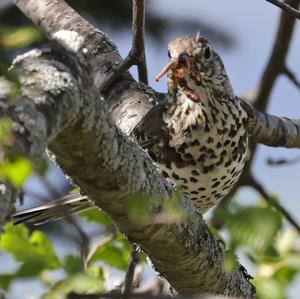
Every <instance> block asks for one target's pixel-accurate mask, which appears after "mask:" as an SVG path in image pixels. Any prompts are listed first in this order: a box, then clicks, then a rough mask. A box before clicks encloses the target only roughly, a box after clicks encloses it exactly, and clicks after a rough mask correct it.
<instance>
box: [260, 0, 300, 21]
mask: <svg viewBox="0 0 300 299" xmlns="http://www.w3.org/2000/svg"><path fill="white" fill-rule="evenodd" d="M266 1H268V2H270V3H272V4H274V5H276V6H278V7H279V8H281V9H282V10H284V11H286V12H288V13H289V14H291V15H292V16H293V17H295V18H296V19H299V20H300V11H299V10H297V9H295V8H293V7H291V6H290V5H288V4H286V3H284V2H282V1H279V0H266Z"/></svg>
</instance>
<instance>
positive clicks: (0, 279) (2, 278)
mask: <svg viewBox="0 0 300 299" xmlns="http://www.w3.org/2000/svg"><path fill="white" fill-rule="evenodd" d="M13 279H14V275H13V274H1V275H0V295H1V289H3V290H7V289H8V288H9V286H10V283H11V281H12V280H13Z"/></svg>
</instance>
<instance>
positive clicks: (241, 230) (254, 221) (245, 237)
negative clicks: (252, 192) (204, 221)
mask: <svg viewBox="0 0 300 299" xmlns="http://www.w3.org/2000/svg"><path fill="white" fill-rule="evenodd" d="M227 225H228V228H229V230H230V232H231V241H232V243H233V245H239V244H243V245H248V246H249V247H250V248H253V249H255V250H258V251H262V250H265V249H266V248H267V247H268V246H270V245H271V244H272V243H273V242H274V238H275V236H276V235H277V233H278V231H279V229H280V228H281V225H282V220H281V216H280V214H279V213H277V212H275V211H273V210H272V209H270V208H258V207H247V208H241V209H239V210H238V211H236V212H235V213H234V214H231V215H228V223H227Z"/></svg>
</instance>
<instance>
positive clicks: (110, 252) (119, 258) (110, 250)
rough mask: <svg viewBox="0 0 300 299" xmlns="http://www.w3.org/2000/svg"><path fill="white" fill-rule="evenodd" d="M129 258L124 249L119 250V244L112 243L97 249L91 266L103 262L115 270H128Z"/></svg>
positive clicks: (91, 260) (90, 262)
mask: <svg viewBox="0 0 300 299" xmlns="http://www.w3.org/2000/svg"><path fill="white" fill-rule="evenodd" d="M128 256H129V255H128V252H127V253H126V251H124V250H122V248H118V247H117V244H116V243H115V242H113V241H111V242H108V243H107V244H105V245H103V246H101V247H99V248H98V249H97V251H96V252H95V254H94V255H93V257H92V258H91V259H90V261H89V265H91V264H92V263H94V262H95V261H102V262H105V263H106V264H107V265H110V266H112V267H114V268H117V269H120V270H126V269H127V263H128V262H127V261H128Z"/></svg>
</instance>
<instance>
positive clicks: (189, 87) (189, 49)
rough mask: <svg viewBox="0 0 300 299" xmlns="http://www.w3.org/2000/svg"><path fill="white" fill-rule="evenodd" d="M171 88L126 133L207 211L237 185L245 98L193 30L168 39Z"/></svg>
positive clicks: (57, 210)
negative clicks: (243, 98) (240, 96)
mask: <svg viewBox="0 0 300 299" xmlns="http://www.w3.org/2000/svg"><path fill="white" fill-rule="evenodd" d="M168 56H169V59H170V61H169V63H168V64H167V65H166V66H165V67H164V68H163V70H162V71H161V72H160V73H159V74H158V75H157V76H156V80H157V81H159V80H160V79H161V78H162V77H163V76H165V75H167V88H168V93H167V95H166V97H165V99H164V100H163V101H161V102H159V103H157V104H156V105H155V106H153V108H151V109H150V110H149V112H148V113H146V115H145V116H144V117H143V118H142V120H141V121H140V122H139V123H138V124H137V125H136V126H135V127H134V128H133V130H132V132H131V135H132V136H133V137H134V138H135V140H136V141H137V142H138V144H139V145H140V146H141V147H142V148H144V149H145V150H146V151H147V152H148V154H149V155H150V157H151V158H152V159H153V161H154V162H155V163H156V164H157V166H158V168H159V170H160V171H161V174H162V176H164V177H165V178H167V179H169V180H170V181H171V182H172V183H174V184H176V185H177V186H179V188H181V190H182V192H183V193H184V194H186V195H188V196H189V198H190V199H191V201H192V203H193V204H194V206H195V207H196V209H197V210H198V211H199V212H200V213H201V214H204V213H205V212H206V211H207V210H208V209H210V208H211V207H213V206H215V205H216V204H217V203H218V202H219V201H220V200H221V199H223V198H224V197H225V196H226V195H228V194H229V192H230V191H231V190H232V189H233V188H234V186H235V184H236V183H237V181H238V179H239V177H240V175H241V173H242V171H243V168H244V166H245V161H246V157H247V149H248V139H249V130H248V127H249V123H250V121H251V113H250V112H249V111H250V110H251V109H250V110H249V104H247V103H246V102H244V101H243V100H242V99H240V98H239V97H238V96H236V95H235V94H234V91H233V88H232V86H231V83H230V80H229V77H228V75H227V73H226V70H225V67H224V64H223V62H222V59H221V57H220V56H219V54H218V53H217V52H216V51H215V49H214V48H213V45H212V44H211V43H210V42H209V40H208V39H206V38H205V37H203V36H201V34H199V33H197V34H196V35H188V36H182V37H178V38H176V39H175V40H173V41H171V42H170V43H169V46H168ZM91 207H93V203H92V202H91V201H89V200H88V198H87V197H86V196H82V195H80V194H78V193H75V194H70V195H67V196H66V197H64V198H62V199H60V200H57V201H54V202H53V203H48V204H46V205H42V206H39V207H36V208H32V209H28V210H24V211H21V212H18V213H16V214H14V215H13V216H12V219H13V222H14V223H16V224H17V223H22V222H33V223H44V222H47V221H49V220H55V219H57V218H61V217H64V216H65V215H66V213H72V212H78V211H80V210H83V209H86V208H91Z"/></svg>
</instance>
